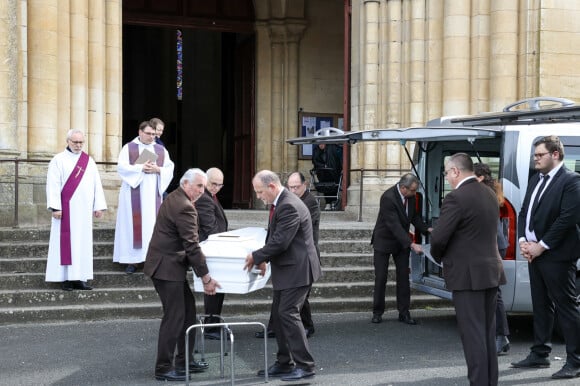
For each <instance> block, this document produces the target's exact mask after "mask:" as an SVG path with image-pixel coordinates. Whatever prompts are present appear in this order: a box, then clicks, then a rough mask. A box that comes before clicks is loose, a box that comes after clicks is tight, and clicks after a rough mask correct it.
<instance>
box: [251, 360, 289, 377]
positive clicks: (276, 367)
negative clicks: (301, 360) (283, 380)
mask: <svg viewBox="0 0 580 386" xmlns="http://www.w3.org/2000/svg"><path fill="white" fill-rule="evenodd" d="M295 369H296V368H295V367H294V366H291V365H281V364H280V363H278V362H277V361H276V362H275V363H274V364H273V365H272V366H270V367H268V376H269V377H281V376H283V375H288V374H291V373H292V372H293V371H294V370H295ZM258 376H259V377H263V376H264V370H260V371H258Z"/></svg>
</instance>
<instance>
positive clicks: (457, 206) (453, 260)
mask: <svg viewBox="0 0 580 386" xmlns="http://www.w3.org/2000/svg"><path fill="white" fill-rule="evenodd" d="M498 213H499V204H498V201H497V198H496V196H495V194H494V192H493V191H492V190H491V189H489V188H488V187H487V186H485V185H484V184H481V183H479V182H478V181H477V180H476V179H475V178H473V179H469V180H467V181H465V182H463V184H461V185H460V186H459V188H457V189H455V190H453V191H451V192H450V193H448V194H447V196H445V199H444V200H443V205H442V206H441V213H440V216H439V220H438V221H437V224H436V226H435V228H434V229H433V231H432V232H431V254H432V255H433V257H434V258H435V259H436V260H437V261H442V262H443V276H444V278H445V283H446V285H447V288H448V289H449V290H452V291H455V290H483V289H487V288H493V287H497V286H499V285H500V284H505V276H504V272H503V264H502V262H501V259H500V257H499V252H498V250H497V218H498Z"/></svg>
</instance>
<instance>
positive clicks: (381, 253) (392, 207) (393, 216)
mask: <svg viewBox="0 0 580 386" xmlns="http://www.w3.org/2000/svg"><path fill="white" fill-rule="evenodd" d="M415 202H416V200H415V196H413V197H409V198H408V202H407V211H408V214H407V211H406V210H405V207H404V206H403V200H402V199H401V195H400V193H399V188H398V184H397V185H394V186H392V187H391V188H389V189H387V190H386V191H385V192H384V193H383V194H382V196H381V203H380V208H379V214H378V216H377V222H376V224H375V229H374V230H373V235H372V238H371V244H372V245H373V249H374V266H375V289H374V295H373V314H374V315H382V314H383V313H384V312H385V287H386V285H387V276H388V270H389V255H393V260H395V267H396V277H397V309H398V310H399V314H401V315H405V314H408V313H409V307H410V303H411V289H410V286H409V254H410V252H411V237H410V236H409V227H410V225H411V224H413V225H414V226H415V232H420V233H423V234H426V233H427V232H428V228H427V225H425V223H424V222H423V220H421V216H420V215H419V213H417V211H416V210H415V205H416V204H415Z"/></svg>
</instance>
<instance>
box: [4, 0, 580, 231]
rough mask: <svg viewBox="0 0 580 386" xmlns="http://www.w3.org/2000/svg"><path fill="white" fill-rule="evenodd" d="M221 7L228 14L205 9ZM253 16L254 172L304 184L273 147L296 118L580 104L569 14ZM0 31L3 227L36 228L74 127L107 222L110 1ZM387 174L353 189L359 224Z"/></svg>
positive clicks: (8, 1)
mask: <svg viewBox="0 0 580 386" xmlns="http://www.w3.org/2000/svg"><path fill="white" fill-rule="evenodd" d="M227 1H234V0H214V1H213V3H216V4H222V3H225V2H227ZM184 2H186V3H187V0H184ZM192 3H195V2H192ZM252 7H253V12H254V16H253V19H254V21H253V26H254V32H253V34H254V41H255V58H254V59H255V68H254V84H253V85H252V88H253V90H254V95H255V111H254V116H253V117H252V122H253V126H254V127H255V136H254V143H253V144H252V148H253V157H254V159H253V161H254V169H255V170H253V171H252V172H255V171H257V170H259V169H263V168H268V169H272V170H275V171H278V172H280V173H281V174H282V175H283V176H284V175H286V174H287V173H290V172H292V171H294V170H297V169H298V170H301V171H303V172H305V173H307V172H308V170H309V169H310V167H311V164H310V161H309V160H307V159H302V157H300V153H299V151H298V150H297V149H296V148H295V147H293V146H290V145H288V144H286V143H285V139H286V138H290V137H296V136H299V135H300V123H299V121H298V118H297V116H298V112H299V111H310V112H319V113H340V114H342V115H343V116H344V119H345V123H344V126H345V128H346V129H350V130H370V129H376V128H396V127H404V126H413V125H422V124H424V123H425V122H426V121H427V120H429V119H433V118H436V117H439V116H442V115H459V114H474V113H479V112H485V111H499V110H501V109H502V108H503V106H505V105H507V104H509V103H512V102H514V101H516V100H520V99H524V98H528V97H534V96H557V97H564V98H569V99H572V100H576V101H580V52H579V50H578V47H580V23H577V22H576V20H578V19H579V18H580V3H578V2H575V1H568V0H526V1H523V0H489V1H465V0H350V1H349V0H346V1H341V0H292V1H284V0H254V1H253V2H252ZM0 19H1V20H2V22H1V23H0V30H1V31H0V32H1V33H0V36H2V38H0V39H1V40H0V133H1V136H0V218H1V220H0V225H1V226H11V225H34V224H45V223H48V221H49V220H50V217H49V215H48V213H47V211H46V204H45V193H44V181H45V178H46V161H48V160H50V158H51V157H52V156H53V155H54V154H55V153H57V152H59V151H62V149H63V147H64V144H65V135H66V132H67V130H68V129H69V128H73V127H74V128H79V129H81V130H83V131H84V132H85V133H86V134H87V143H86V144H85V151H87V152H88V153H89V154H90V155H91V156H92V157H93V158H94V159H95V160H96V161H98V162H101V163H102V164H101V165H100V168H101V177H102V179H103V183H104V185H105V189H106V194H107V203H108V205H109V208H110V211H109V213H108V214H107V219H106V220H105V221H108V222H114V218H115V216H114V214H115V208H116V205H117V191H118V187H119V185H120V180H119V178H118V176H117V175H116V172H115V165H114V164H115V162H116V160H117V155H118V153H119V151H120V149H121V147H122V145H123V127H122V126H123V125H122V122H123V103H122V100H123V66H122V64H123V34H122V31H123V2H122V1H121V0H103V1H93V0H70V1H61V0H0ZM345 69H346V70H345ZM345 85H346V86H345ZM345 90H346V91H345ZM135 133H136V129H135ZM347 155H348V157H347V158H348V160H349V162H348V165H347V167H348V169H351V170H357V169H361V168H364V169H390V170H391V169H392V170H399V169H400V170H408V169H409V163H408V161H407V160H406V156H405V152H404V151H402V149H401V148H400V145H399V144H398V143H393V144H391V143H382V144H378V143H373V144H357V145H353V146H352V147H351V148H349V149H347ZM16 160H18V161H16ZM191 166H196V165H191ZM399 174H400V173H399V172H375V173H367V174H365V176H364V177H363V178H364V184H363V185H364V192H363V200H362V201H363V206H364V207H365V213H372V211H373V208H374V207H376V206H377V205H378V197H379V196H380V194H381V192H382V191H383V190H384V189H385V188H386V187H388V186H389V185H391V184H393V183H394V182H396V180H397V178H398V176H399ZM347 177H348V178H347V181H348V182H347V188H348V190H347V193H348V201H347V202H346V209H347V210H349V211H358V207H359V196H358V194H359V193H358V192H359V184H360V182H361V176H360V173H358V172H356V171H353V172H350V173H348V174H347ZM15 181H16V182H15ZM248 184H249V181H248ZM15 203H18V204H17V206H16V208H17V210H16V211H15ZM255 207H259V203H256V205H255ZM375 213H376V212H375ZM365 220H368V221H373V220H374V218H372V215H371V214H369V215H368V217H365Z"/></svg>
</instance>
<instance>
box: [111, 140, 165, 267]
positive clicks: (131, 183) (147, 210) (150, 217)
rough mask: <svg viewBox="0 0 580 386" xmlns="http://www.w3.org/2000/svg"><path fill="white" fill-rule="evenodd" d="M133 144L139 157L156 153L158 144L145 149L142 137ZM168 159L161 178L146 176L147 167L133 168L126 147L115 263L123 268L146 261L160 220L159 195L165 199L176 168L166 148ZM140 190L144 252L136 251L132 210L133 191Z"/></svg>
mask: <svg viewBox="0 0 580 386" xmlns="http://www.w3.org/2000/svg"><path fill="white" fill-rule="evenodd" d="M132 142H134V143H136V144H138V145H139V154H141V152H143V149H147V150H149V151H151V152H152V153H155V147H154V145H155V143H152V144H150V145H145V144H143V143H141V141H139V137H137V138H135V139H134V140H133V141H132ZM163 151H164V152H165V158H164V160H163V166H162V167H161V172H160V173H159V174H147V173H143V165H142V164H136V165H131V164H129V145H128V144H126V145H125V146H123V148H122V149H121V152H120V153H119V161H118V163H117V172H118V173H119V176H120V177H121V179H122V180H123V183H122V184H121V190H120V192H119V207H118V209H117V224H116V226H115V247H114V251H113V261H114V262H117V263H121V264H138V263H142V262H144V261H145V256H146V255H147V249H148V248H149V241H150V240H151V235H152V234H153V227H154V225H155V219H156V218H157V206H156V198H155V197H156V194H160V195H161V196H163V192H165V190H167V187H168V186H169V183H170V182H171V179H172V178H173V168H174V164H173V162H172V161H171V159H170V158H169V153H168V152H167V150H166V149H165V148H163ZM136 187H139V190H140V195H141V224H142V226H141V229H142V232H141V237H142V241H143V242H142V248H141V249H134V248H133V210H132V208H131V188H136Z"/></svg>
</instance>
